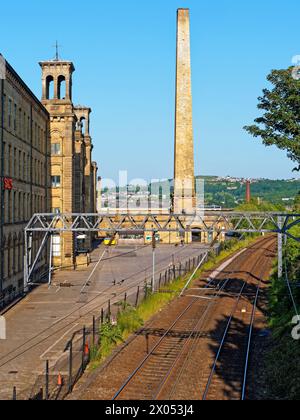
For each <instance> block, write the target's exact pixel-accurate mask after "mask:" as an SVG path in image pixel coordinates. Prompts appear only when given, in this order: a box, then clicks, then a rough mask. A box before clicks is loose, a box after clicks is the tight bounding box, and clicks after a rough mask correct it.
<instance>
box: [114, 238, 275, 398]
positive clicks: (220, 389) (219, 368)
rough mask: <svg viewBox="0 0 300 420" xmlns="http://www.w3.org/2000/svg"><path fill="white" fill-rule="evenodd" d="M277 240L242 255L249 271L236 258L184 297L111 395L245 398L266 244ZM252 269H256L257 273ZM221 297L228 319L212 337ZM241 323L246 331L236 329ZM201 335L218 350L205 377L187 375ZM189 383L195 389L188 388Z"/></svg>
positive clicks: (192, 367)
mask: <svg viewBox="0 0 300 420" xmlns="http://www.w3.org/2000/svg"><path fill="white" fill-rule="evenodd" d="M274 243H275V240H274V238H265V239H264V240H262V241H259V243H258V244H254V245H253V246H251V247H249V249H248V250H247V251H246V252H244V253H243V254H242V255H241V256H239V258H238V263H237V265H238V266H241V265H243V264H246V265H247V267H248V269H247V271H248V272H247V273H241V272H240V271H239V269H238V268H237V267H236V264H233V268H232V269H231V271H230V272H224V273H222V274H221V275H220V278H218V279H216V280H212V281H211V282H210V283H209V284H208V285H207V287H206V288H205V289H204V290H201V289H199V290H198V292H197V291H196V293H197V294H198V293H199V296H197V297H196V295H193V296H189V295H186V296H185V297H183V299H185V300H186V301H187V303H186V306H185V307H184V309H183V311H182V312H181V313H180V315H179V316H178V317H177V318H176V319H175V321H174V322H173V323H172V325H171V326H170V327H169V328H167V329H166V330H165V333H164V334H163V335H162V337H161V338H160V340H159V341H158V342H157V343H156V344H155V346H154V347H153V348H152V350H150V351H149V353H148V354H147V356H146V357H145V358H144V360H143V361H142V362H141V363H140V364H139V366H138V367H137V368H136V369H135V370H134V371H133V372H132V373H131V374H130V376H129V377H128V378H127V379H126V381H125V382H124V383H123V384H122V386H121V387H120V389H119V390H118V391H117V392H116V394H115V395H114V397H113V400H135V399H140V400H159V399H191V398H192V399H193V398H195V395H197V397H196V399H201V397H202V398H203V399H204V400H206V399H245V398H246V389H247V374H248V368H249V360H250V354H251V342H252V335H253V328H254V323H255V313H256V307H257V304H258V300H259V294H260V288H261V285H262V278H263V275H264V273H265V261H266V256H265V254H266V250H267V252H269V251H270V250H271V248H274ZM253 273H257V274H256V275H254V277H253ZM237 274H239V275H238V276H237ZM237 277H238V278H237ZM243 277H244V278H243ZM195 290H196V289H195ZM188 293H190V292H188ZM222 300H223V301H224V304H223V306H224V308H223V309H224V310H225V313H226V314H227V315H226V319H225V320H224V319H223V322H222V326H221V327H219V330H218V332H217V337H210V334H208V330H207V328H206V327H205V326H206V323H207V320H209V319H210V318H211V317H213V314H212V309H216V305H217V304H219V303H218V302H220V301H221V302H222ZM203 303H206V304H204V305H203ZM221 306H222V305H221ZM223 318H224V317H223ZM241 325H243V329H242V332H241V331H239V330H237V328H238V327H239V326H241ZM203 340H206V341H207V343H208V344H209V345H210V346H211V347H214V349H215V351H216V355H215V358H214V361H213V365H212V367H211V369H210V371H209V372H208V373H207V376H206V379H205V380H203V377H202V380H201V381H199V380H198V378H197V380H196V379H195V380H194V379H193V378H192V377H190V378H188V377H186V376H187V375H186V373H187V372H194V375H195V373H197V372H199V369H201V366H200V365H199V358H198V360H197V357H195V355H196V354H197V348H198V347H199V345H200V343H201V341H203ZM216 342H217V344H216ZM203 371H204V369H203ZM206 371H207V367H206ZM204 376H205V375H204ZM224 383H225V386H224ZM204 384H205V388H204V390H203V391H201V390H202V389H203V387H204ZM226 384H227V385H226ZM187 385H188V386H187ZM191 387H193V388H194V389H193V395H191V393H189V392H188V389H190V388H191Z"/></svg>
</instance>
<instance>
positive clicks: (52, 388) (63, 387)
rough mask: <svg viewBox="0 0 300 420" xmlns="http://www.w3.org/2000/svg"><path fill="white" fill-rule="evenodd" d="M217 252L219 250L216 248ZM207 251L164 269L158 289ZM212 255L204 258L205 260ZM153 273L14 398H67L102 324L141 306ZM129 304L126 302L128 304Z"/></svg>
mask: <svg viewBox="0 0 300 420" xmlns="http://www.w3.org/2000/svg"><path fill="white" fill-rule="evenodd" d="M213 251H214V253H216V254H217V253H218V248H215V249H214V250H213ZM204 254H205V250H202V253H201V254H200V255H199V256H197V257H194V258H189V259H187V260H184V261H183V262H180V263H177V264H173V265H170V266H169V267H168V268H166V269H164V270H163V271H162V272H159V273H157V274H156V278H155V282H154V283H155V290H156V291H159V290H160V289H165V288H166V286H168V285H169V284H170V283H172V282H173V281H175V280H176V279H178V278H180V277H182V276H185V275H186V274H187V273H190V272H192V271H193V270H194V269H195V268H196V267H197V266H198V265H199V264H200V262H201V260H202V259H203V255H204ZM208 258H209V257H208V256H207V258H206V259H205V260H204V261H203V263H204V262H205V261H206V260H207V259H208ZM149 280H150V281H151V280H152V276H151V277H149V278H148V279H145V280H143V281H141V282H140V283H139V284H137V285H136V286H135V289H134V290H133V289H132V288H131V289H130V290H127V291H126V292H124V296H123V297H122V299H119V300H118V301H116V302H112V301H111V300H109V301H108V302H107V304H106V306H105V307H103V308H101V309H100V310H99V312H98V313H97V314H96V315H94V316H92V317H91V320H90V324H89V325H86V326H84V327H83V328H80V329H79V330H78V331H77V332H75V333H74V334H73V336H72V338H71V339H70V340H69V341H67V342H66V346H65V350H64V353H63V355H62V357H61V358H60V359H59V360H58V361H56V362H55V363H54V365H52V366H51V364H50V361H48V360H47V361H46V362H45V368H44V372H43V373H41V374H40V375H39V376H38V377H37V378H36V381H35V383H34V386H33V387H32V389H31V391H30V392H29V394H28V395H24V393H20V394H18V390H17V388H16V387H14V388H13V390H12V399H13V400H17V399H29V400H62V399H65V398H66V397H67V396H68V395H69V394H70V393H71V392H72V391H73V389H74V386H75V385H76V383H77V382H78V380H79V379H80V378H81V377H82V375H83V373H84V372H85V370H86V367H87V366H88V364H89V362H90V358H91V352H92V351H95V350H96V351H97V349H99V345H100V344H99V343H100V339H101V337H100V331H101V326H102V325H103V324H104V323H106V322H108V321H109V322H111V323H117V318H118V313H119V311H120V306H122V305H121V304H122V303H123V304H129V305H131V306H133V307H137V306H139V305H140V303H141V302H142V301H143V300H144V299H145V298H147V295H148V292H149V293H150V287H149V285H150V282H149ZM124 306H125V305H124Z"/></svg>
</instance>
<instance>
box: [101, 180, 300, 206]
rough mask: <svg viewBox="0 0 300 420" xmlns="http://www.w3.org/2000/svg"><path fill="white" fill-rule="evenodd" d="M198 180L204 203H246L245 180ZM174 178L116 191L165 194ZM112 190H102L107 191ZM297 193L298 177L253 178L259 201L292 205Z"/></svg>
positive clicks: (252, 186) (252, 192) (144, 194)
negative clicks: (201, 183) (202, 185)
mask: <svg viewBox="0 0 300 420" xmlns="http://www.w3.org/2000/svg"><path fill="white" fill-rule="evenodd" d="M197 179H202V180H204V192H205V205H206V206H218V207H223V208H224V207H225V208H234V207H237V206H239V205H240V204H242V203H244V202H245V196H246V181H247V180H246V179H244V178H234V177H229V176H228V177H225V178H223V177H217V176H198V177H197ZM170 185H171V191H172V190H173V181H172V180H164V181H161V182H160V183H153V184H150V185H149V187H148V188H147V187H138V186H136V185H135V186H132V185H130V186H128V187H124V188H118V189H117V194H118V195H120V196H121V195H122V194H124V193H125V194H126V191H127V190H128V191H129V192H133V193H139V195H140V196H141V197H143V196H144V197H148V195H149V194H150V191H151V192H152V194H153V195H156V194H157V195H159V194H165V193H161V191H168V190H169V188H170ZM107 191H110V192H111V189H105V190H103V191H102V192H107ZM299 192H300V179H290V180H270V179H252V180H251V196H252V198H253V199H256V200H257V201H258V202H264V201H268V202H270V203H272V204H275V205H282V206H285V207H288V206H292V205H293V202H294V199H295V197H296V195H297V194H298V193H299Z"/></svg>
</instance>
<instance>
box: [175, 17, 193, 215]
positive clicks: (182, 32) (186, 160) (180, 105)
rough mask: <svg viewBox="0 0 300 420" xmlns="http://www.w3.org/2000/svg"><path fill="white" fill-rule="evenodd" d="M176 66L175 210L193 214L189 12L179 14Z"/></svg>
mask: <svg viewBox="0 0 300 420" xmlns="http://www.w3.org/2000/svg"><path fill="white" fill-rule="evenodd" d="M176 63H177V69H176V121H175V168H174V211H175V213H182V212H185V213H192V212H193V211H194V209H195V173H194V171H195V169H194V139H193V117H192V82H191V53H190V16H189V10H188V9H179V10H178V12H177V60H176Z"/></svg>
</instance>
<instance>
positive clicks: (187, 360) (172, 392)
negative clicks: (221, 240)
mask: <svg viewBox="0 0 300 420" xmlns="http://www.w3.org/2000/svg"><path fill="white" fill-rule="evenodd" d="M255 245H257V243H256V244H253V245H252V246H250V247H248V248H246V251H247V250H250V249H253V248H254V246H255ZM238 257H239V258H240V260H241V263H243V262H245V261H246V260H247V258H248V255H247V252H244V253H243V254H238ZM234 272H235V270H234V271H230V272H229V273H228V275H231V274H232V273H234ZM221 273H222V272H220V274H221ZM220 274H219V275H220ZM221 293H224V291H221ZM226 295H227V294H226ZM234 297H236V296H234ZM201 334H202V331H199V334H198V336H197V337H196V339H199V338H200V337H201ZM195 345H196V340H195V342H194V346H193V347H192V348H191V349H190V352H189V354H188V356H187V358H186V360H185V363H184V365H183V366H182V369H181V371H180V373H179V375H178V376H177V379H176V382H175V384H174V385H173V387H172V390H171V392H170V394H169V399H171V397H172V396H173V395H174V392H175V389H176V386H177V384H178V382H179V380H180V378H181V376H182V373H183V371H184V370H185V367H186V364H187V363H189V361H190V359H191V355H192V353H193V351H194V350H195Z"/></svg>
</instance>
